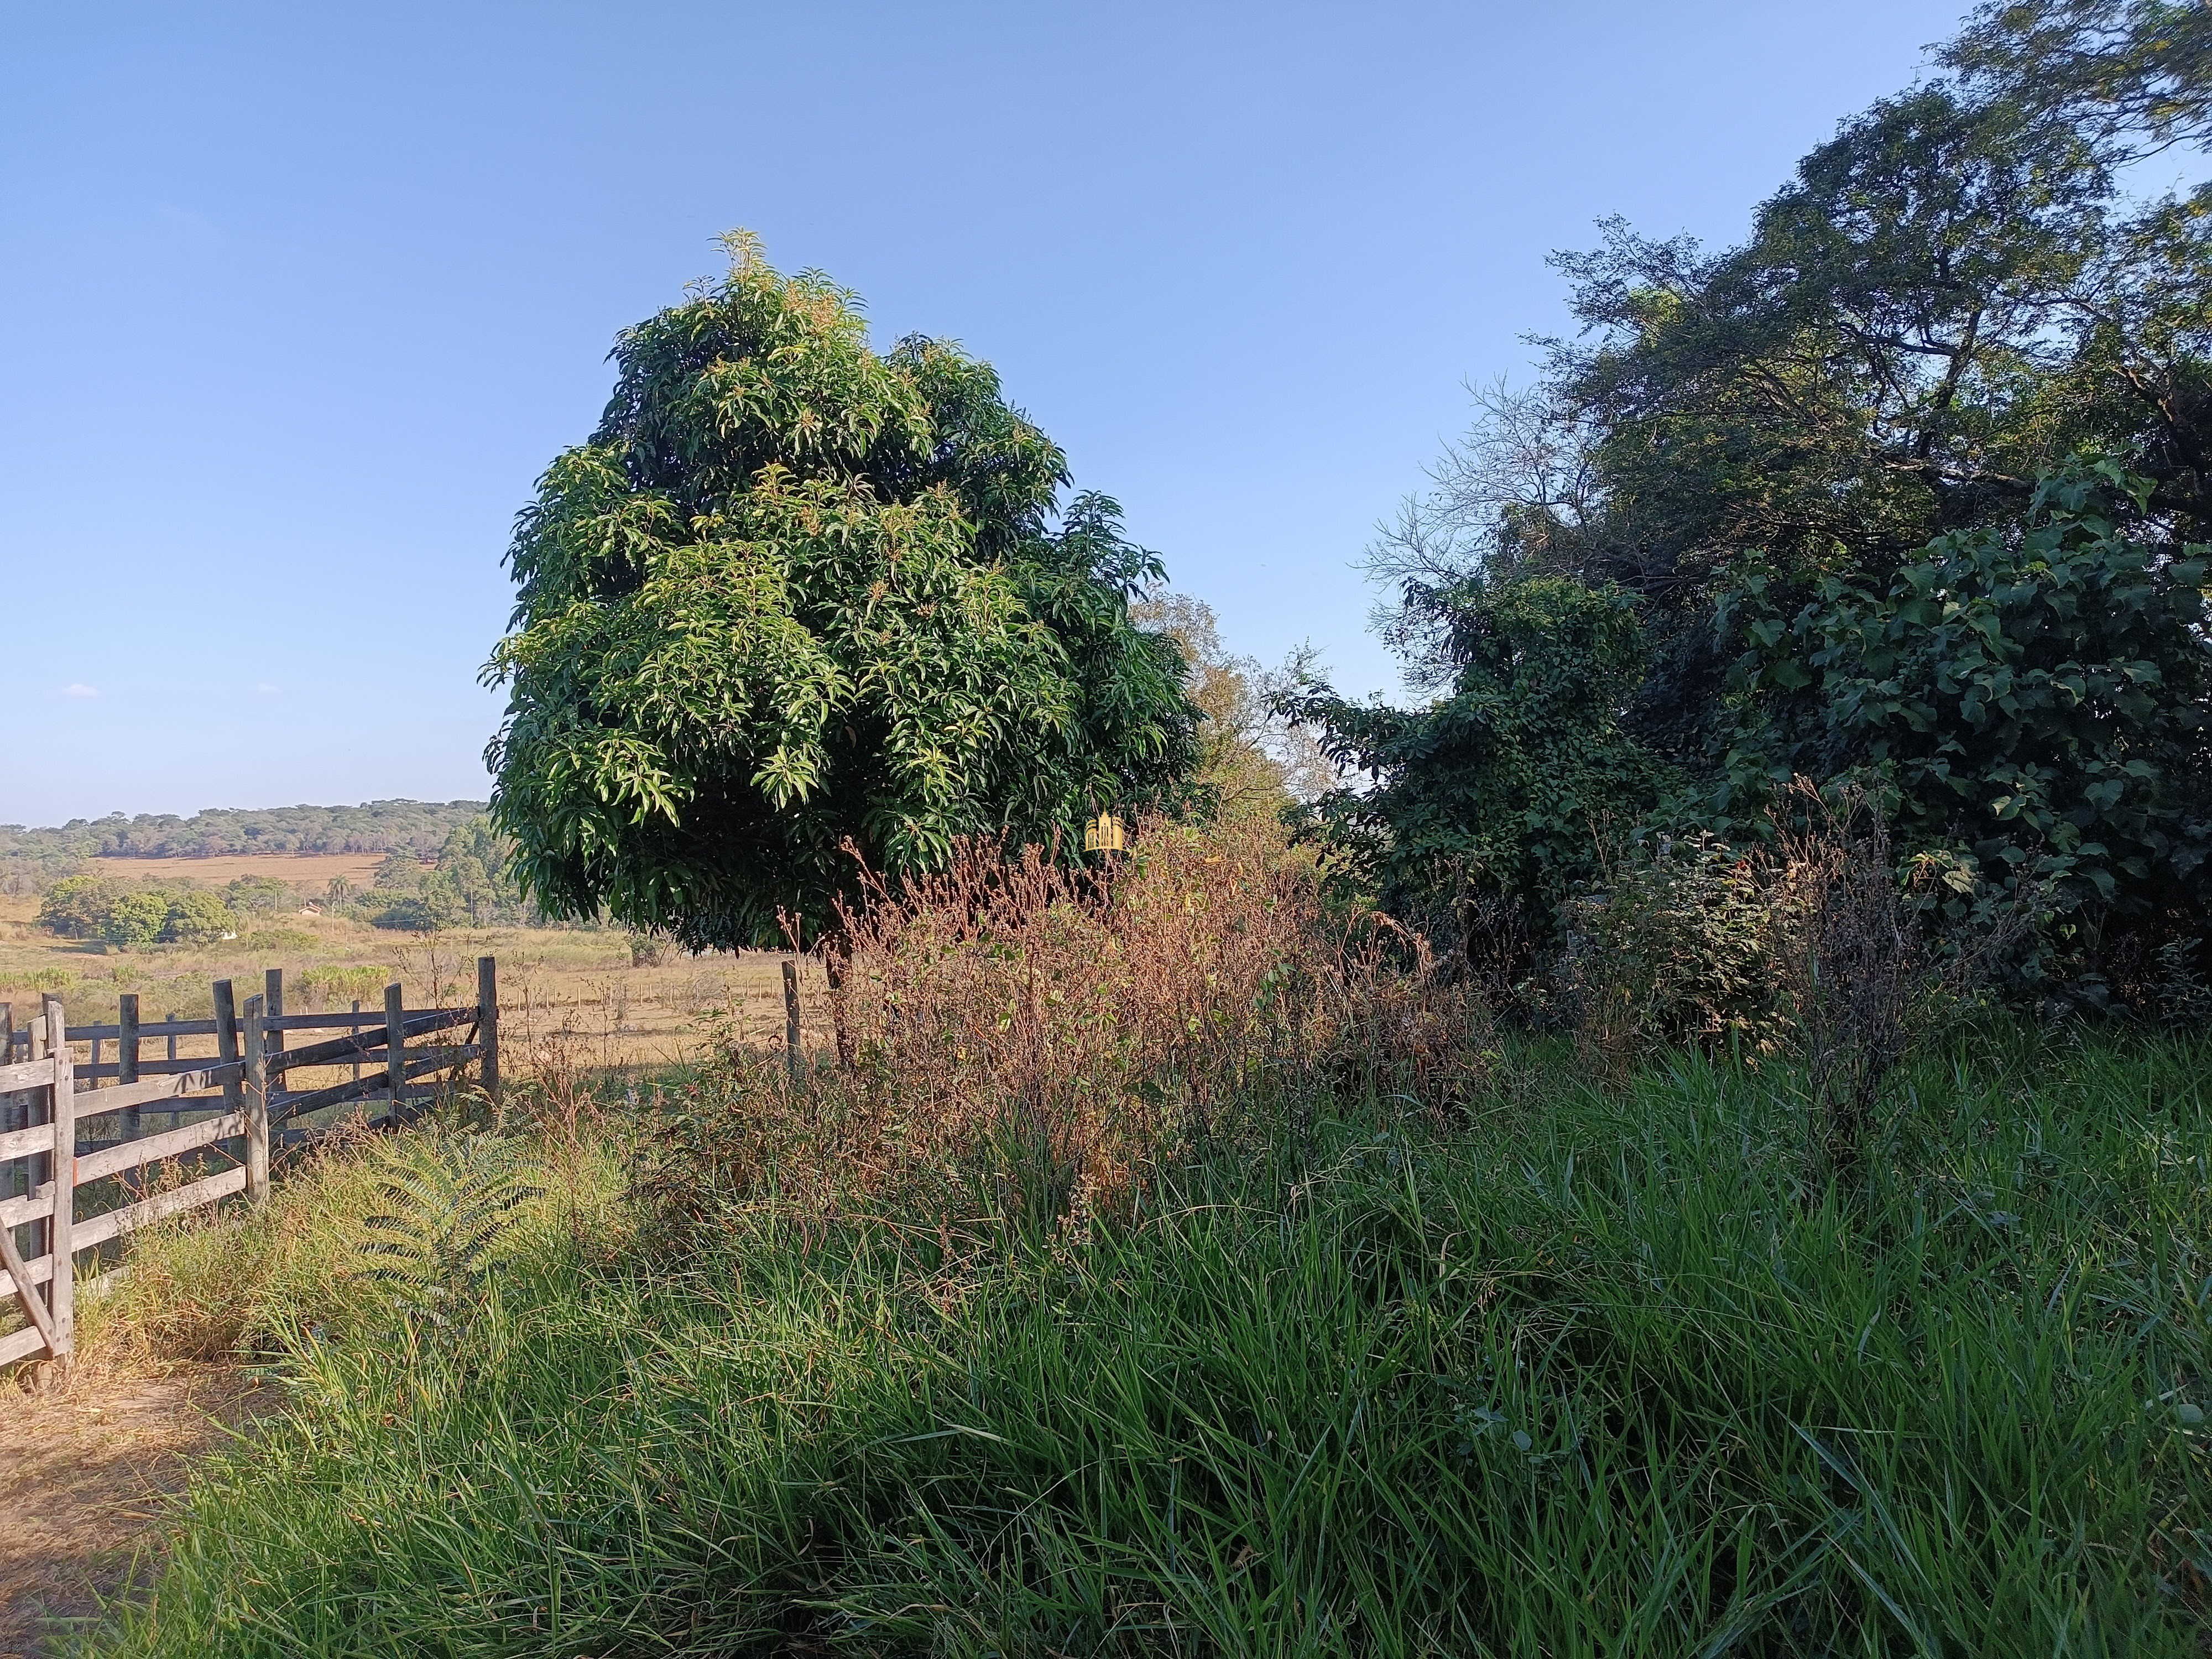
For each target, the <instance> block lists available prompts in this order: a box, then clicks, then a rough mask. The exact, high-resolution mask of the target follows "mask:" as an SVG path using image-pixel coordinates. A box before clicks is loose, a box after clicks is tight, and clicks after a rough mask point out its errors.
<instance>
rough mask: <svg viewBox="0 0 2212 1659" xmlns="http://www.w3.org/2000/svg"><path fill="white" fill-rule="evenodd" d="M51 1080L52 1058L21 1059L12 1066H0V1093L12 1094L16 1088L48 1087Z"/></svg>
mask: <svg viewBox="0 0 2212 1659" xmlns="http://www.w3.org/2000/svg"><path fill="white" fill-rule="evenodd" d="M53 1081H54V1062H53V1061H52V1060H18V1061H16V1062H15V1064H14V1065H13V1066H0V1094H13V1093H14V1092H15V1091H16V1090H18V1089H50V1088H52V1086H53Z"/></svg>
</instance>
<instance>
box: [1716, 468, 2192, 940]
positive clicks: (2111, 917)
mask: <svg viewBox="0 0 2212 1659" xmlns="http://www.w3.org/2000/svg"><path fill="white" fill-rule="evenodd" d="M2148 489H2149V486H2148V484H2147V483H2142V481H2140V480H2135V479H2130V478H2129V477H2127V476H2126V475H2125V474H2124V473H2123V472H2121V471H2120V470H2119V469H2118V467H2117V466H2116V465H2112V464H2111V463H2109V462H2098V463H2095V464H2093V465H2089V464H2085V465H2079V466H2076V467H2075V468H2072V469H2069V471H2065V472H2063V473H2061V474H2060V475H2058V476H2057V477H2052V478H2050V479H2046V480H2045V482H2044V483H2043V484H2042V485H2041V486H2040V488H2039V489H2038V490H2037V492H2036V495H2035V499H2034V502H2033V506H2032V507H2031V508H2030V510H2029V512H2028V514H2027V520H2026V522H2025V524H2024V525H2022V526H2021V527H2020V528H2019V530H2018V532H2016V533H2007V532H2003V531H2001V530H1998V529H1996V528H1989V529H1981V530H1973V531H1962V532H1956V533H1954V534H1952V535H1949V536H1945V537H1942V538H1939V539H1938V540H1936V542H1934V543H1931V544H1929V547H1928V548H1927V550H1926V551H1925V552H1924V553H1923V556H1921V557H1920V558H1919V559H1917V560H1916V561H1914V562H1910V563H1908V564H1906V565H1905V566H1904V568H1901V569H1899V571H1898V572H1897V574H1895V575H1894V576H1893V577H1892V578H1891V579H1890V580H1888V581H1887V583H1875V582H1869V581H1868V580H1863V579H1861V578H1857V577H1851V576H1832V577H1829V578H1826V579H1825V580H1823V581H1822V582H1821V583H1820V587H1819V590H1818V592H1816V593H1815V594H1814V596H1813V597H1812V598H1811V599H1808V600H1806V601H1805V602H1804V603H1803V604H1802V605H1800V606H1798V607H1797V608H1796V611H1794V612H1790V613H1785V611H1784V610H1783V609H1782V608H1781V606H1780V605H1779V604H1778V599H1779V595H1778V592H1777V590H1775V589H1774V588H1772V587H1771V586H1769V584H1768V583H1767V582H1766V581H1765V579H1763V578H1761V577H1758V576H1752V577H1748V578H1747V579H1746V580H1744V581H1743V582H1742V583H1741V586H1738V587H1736V588H1735V589H1734V590H1732V591H1731V592H1730V593H1729V596H1728V599H1727V602H1726V604H1725V605H1724V606H1723V622H1724V623H1725V624H1726V625H1727V626H1728V627H1729V628H1731V629H1734V630H1735V632H1736V634H1737V635H1738V636H1739V637H1740V638H1741V641H1742V642H1743V647H1744V648H1743V651H1742V653H1741V657H1740V658H1739V659H1738V661H1737V665H1736V669H1735V677H1734V679H1733V682H1732V688H1733V689H1732V693H1731V696H1732V706H1733V708H1734V709H1735V714H1736V722H1735V724H1736V731H1737V736H1736V738H1735V744H1734V746H1733V747H1732V748H1731V749H1730V750H1729V755H1728V759H1727V769H1726V780H1725V782H1724V784H1723V787H1722V790H1721V792H1720V794H1719V797H1718V799H1719V803H1720V805H1721V808H1722V813H1723V827H1729V826H1730V824H1731V823H1733V824H1741V823H1743V822H1744V820H1745V817H1756V816H1757V815H1759V813H1761V812H1763V811H1764V810H1765V805H1766V803H1767V802H1768V801H1769V800H1770V799H1771V798H1772V790H1773V787H1774V784H1775V783H1776V782H1777V781H1787V780H1788V779H1789V778H1790V776H1791V775H1793V774H1797V773H1810V774H1811V775H1814V776H1816V777H1819V778H1820V779H1822V780H1824V781H1826V780H1829V779H1835V778H1838V777H1841V776H1844V775H1863V776H1865V777H1867V778H1869V779H1871V780H1876V781H1879V783H1880V784H1881V787H1883V788H1884V789H1886V790H1887V793H1888V795H1889V799H1890V800H1891V802H1892V803H1893V813H1894V817H1895V834H1896V837H1897V840H1898V842H1899V848H1900V851H1901V852H1903V853H1904V854H1906V855H1908V856H1911V855H1921V856H1926V855H1935V856H1938V857H1942V858H1944V859H1947V860H1949V864H1948V867H1949V868H1951V869H1954V870H1955V871H1957V872H1960V874H1961V877H1962V879H1961V880H1960V881H1959V882H1957V883H1955V884H1954V887H1953V890H1952V891H1950V892H1948V894H1946V895H1944V896H1943V899H1942V909H1943V910H1944V911H1945V913H1946V914H1947V915H1948V918H1949V919H1950V920H1952V921H1954V922H1957V921H1965V920H1966V918H1967V915H1968V913H1969V911H1970V909H1972V907H1974V906H1975V905H1976V904H1977V903H1980V904H1982V905H1984V906H1990V905H1995V906H1999V907H2003V906H2018V905H2020V904H2021V903H2023V902H2031V903H2033V906H2034V907H2035V908H2045V907H2048V910H2049V915H2048V916H2047V917H2046V920H2045V928H2044V931H2043V933H2042V936H2041V944H2042V946H2043V948H2044V950H2045V952H2046V953H2047V959H2046V960H2045V961H2042V962H2039V963H2032V964H2030V971H2031V972H2032V973H2033V975H2035V976H2036V977H2038V978H2050V977H2057V976H2062V975H2064V974H2065V973H2069V972H2071V973H2075V974H2081V973H2085V972H2093V971H2094V969H2096V967H2097V966H2098V963H2097V959H2096V951H2097V949H2098V947H2099V946H2100V945H2101V946H2102V947H2103V948H2105V949H2107V950H2109V948H2110V945H2111V944H2112V941H2113V940H2114V939H2117V938H2118V937H2119V936H2121V935H2123V934H2124V933H2129V932H2131V931H2137V930H2146V929H2147V930H2149V931H2151V932H2152V933H2154V934H2157V935H2159V936H2160V940H2162V938H2163V937H2164V936H2166V934H2167V933H2168V931H2169V930H2170V929H2172V927H2174V926H2175V925H2176V921H2177V919H2179V926H2180V928H2181V931H2182V932H2183V933H2185V934H2188V933H2197V932H2200V931H2201V930H2202V928H2203V923H2204V921H2206V919H2207V897H2208V877H2212V869H2208V867H2207V863H2206V860H2207V858H2208V855H2212V750H2208V744H2207V736H2208V732H2212V637H2208V635H2207V632H2206V621H2207V609H2206V605H2205V602H2204V595H2203V584H2204V580H2205V574H2206V568H2207V560H2206V555H2207V554H2208V553H2212V550H2208V549H2204V548H2197V547H2191V548H2187V549H2184V550H2182V552H2183V553H2184V554H2185V556H2184V557H2178V558H2177V557H2169V556H2166V553H2164V552H2162V551H2161V550H2160V549H2159V548H2158V547H2157V546H2155V545H2154V544H2151V543H2148V542H2146V541H2142V540H2139V539H2136V538H2134V537H2132V536H2130V534H2129V533H2128V532H2127V530H2126V529H2125V528H2124V514H2125V513H2128V512H2131V511H2139V510H2140V507H2141V505H2142V501H2143V500H2144V499H2145V497H2146V496H2147V495H2148ZM1732 815H1741V816H1732ZM2160 940H2154V943H2155V942H2160Z"/></svg>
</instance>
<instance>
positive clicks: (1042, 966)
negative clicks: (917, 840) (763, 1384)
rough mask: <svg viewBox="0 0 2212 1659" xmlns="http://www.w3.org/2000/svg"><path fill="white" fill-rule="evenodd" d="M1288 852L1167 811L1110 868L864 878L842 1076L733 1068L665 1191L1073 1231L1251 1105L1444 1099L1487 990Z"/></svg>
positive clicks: (1266, 835) (845, 989) (1237, 1124)
mask: <svg viewBox="0 0 2212 1659" xmlns="http://www.w3.org/2000/svg"><path fill="white" fill-rule="evenodd" d="M1281 840H1282V838H1281V836H1280V833H1279V831H1276V830H1274V829H1273V828H1272V827H1267V826H1261V825H1255V824H1249V823H1247V824H1231V825H1223V826H1219V827H1218V828H1217V829H1214V830H1212V831H1211V832H1206V833H1201V832H1200V831H1198V830H1195V829H1189V828H1187V827H1177V826H1174V825H1171V824H1168V823H1162V822H1159V821H1156V820H1154V821H1147V822H1146V823H1143V824H1142V825H1141V826H1140V829H1139V835H1138V837H1137V843H1136V850H1135V851H1134V852H1133V854H1131V855H1130V856H1129V857H1128V858H1127V861H1126V864H1125V865H1124V866H1122V867H1120V868H1116V869H1113V870H1110V871H1093V870H1084V869H1075V868H1071V867H1069V866H1067V865H1066V864H1064V863H1060V862H1058V861H1055V860H1054V859H1053V858H1052V857H1051V856H1049V855H1048V852H1047V850H1046V849H1043V848H1038V847H1036V846H1033V845H1032V846H1029V847H1025V848H1021V849H1020V850H1018V851H1010V850H1008V849H1007V848H1004V847H1002V846H1000V845H999V844H998V843H995V842H963V843H961V844H960V846H959V848H957V852H956V854H955V856H954V858H953V860H952V862H951V866H949V867H948V868H947V869H946V870H945V871H944V872H940V873H939V874H935V875H929V876H918V877H910V878H906V879H905V880H903V881H902V882H901V883H900V884H898V885H897V887H896V888H895V889H894V888H892V887H890V885H888V884H885V883H884V882H882V881H881V880H880V879H878V878H869V883H868V884H869V890H871V891H872V895H873V901H874V902H872V904H871V905H870V907H869V908H868V909H867V910H866V912H865V913H862V914H859V915H853V914H850V913H848V915H847V917H846V919H845V922H846V927H847V929H848V939H849V945H848V949H847V951H845V952H844V953H843V955H842V957H840V958H839V959H837V960H836V961H833V963H831V980H832V985H833V990H832V993H831V1000H832V1003H833V1006H834V1010H835V1014H836V1025H837V1029H838V1032H839V1036H840V1047H841V1048H842V1050H843V1052H844V1054H845V1055H846V1056H847V1061H846V1064H845V1065H844V1066H843V1067H842V1069H841V1070H839V1071H838V1072H836V1073H832V1074H829V1075H827V1076H819V1077H815V1078H813V1079H811V1081H810V1085H809V1088H808V1090H807V1091H805V1092H804V1093H803V1094H801V1095H800V1096H798V1097H793V1095H791V1094H789V1093H788V1092H787V1091H783V1090H781V1088H779V1087H778V1086H777V1085H776V1083H775V1069H774V1068H775V1060H773V1059H768V1060H764V1059H763V1057H762V1056H760V1055H758V1054H752V1055H738V1056H736V1057H734V1066H735V1075H734V1076H733V1077H732V1078H727V1079H720V1080H719V1081H718V1083H717V1084H716V1086H714V1087H711V1088H708V1089H705V1090H703V1091H702V1092H701V1093H700V1094H698V1095H697V1096H696V1097H695V1098H696V1100H697V1101H698V1102H699V1103H700V1107H701V1109H700V1110H699V1111H698V1112H697V1113H696V1114H695V1115H694V1116H693V1117H692V1119H691V1120H690V1122H691V1133H690V1135H689V1136H687V1137H686V1138H685V1139H684V1144H683V1145H682V1146H681V1148H680V1150H679V1151H678V1154H677V1155H676V1157H675V1158H673V1159H672V1160H671V1163H670V1164H669V1165H668V1166H667V1168H666V1170H665V1173H664V1176H663V1178H662V1181H661V1182H660V1183H659V1189H660V1191H661V1192H662V1194H663V1196H664V1197H672V1198H674V1199H675V1200H678V1201H679V1202H680V1204H682V1205H683V1206H687V1207H688V1206H696V1205H697V1204H699V1203H700V1202H701V1200H702V1197H704V1196H705V1195H706V1194H707V1193H708V1192H710V1191H711V1190H712V1189H714V1188H716V1187H718V1186H719V1187H720V1188H724V1189H725V1190H729V1191H737V1192H746V1193H760V1192H768V1191H781V1192H782V1193H783V1194H786V1195H787V1196H790V1197H793V1198H794V1199H797V1200H799V1201H801V1202H803V1203H804V1204H805V1206H809V1207H810V1208H811V1210H812V1211H813V1212H815V1213H817V1214H818V1213H821V1212H822V1211H823V1208H825V1207H836V1206H840V1205H843V1204H847V1203H849V1202H852V1201H863V1202H868V1203H874V1202H877V1201H879V1200H891V1199H894V1198H898V1197H901V1196H903V1199H904V1200H906V1201H910V1202H919V1203H921V1204H922V1205H923V1206H925V1207H928V1206H932V1205H935V1206H938V1207H939V1208H940V1209H944V1208H945V1207H947V1206H951V1208H953V1209H956V1210H957V1213H960V1214H963V1215H972V1214H974V1213H975V1209H974V1207H973V1206H974V1205H975V1203H976V1202H978V1201H981V1203H982V1204H983V1205H985V1206H987V1208H990V1209H993V1210H998V1211H1018V1212H1025V1213H1029V1214H1030V1215H1032V1216H1034V1215H1038V1214H1043V1215H1046V1216H1056V1215H1067V1214H1073V1215H1075V1216H1077V1217H1081V1216H1082V1215H1084V1214H1085V1213H1087V1212H1091V1211H1093V1210H1096V1209H1099V1208H1112V1207H1120V1206H1126V1205H1127V1204H1128V1203H1131V1202H1133V1201H1134V1200H1136V1198H1137V1196H1138V1194H1140V1193H1141V1192H1142V1191H1143V1190H1144V1189H1145V1188H1146V1186H1147V1184H1148V1182H1150V1180H1151V1179H1152V1174H1153V1172H1154V1171H1155V1170H1156V1169H1157V1168H1158V1165H1159V1164H1160V1161H1161V1160H1162V1159H1164V1158H1172V1157H1173V1156H1175V1155H1176V1150H1177V1149H1178V1148H1179V1147H1181V1146H1185V1145H1187V1144H1188V1143H1190V1142H1192V1141H1194V1140H1203V1139H1218V1138H1219V1137H1221V1136H1224V1135H1228V1136H1235V1135H1237V1134H1238V1133H1242V1132H1243V1130H1244V1129H1245V1128H1246V1127H1247V1126H1248V1123H1249V1121H1252V1115H1253V1114H1254V1112H1255V1110H1258V1111H1259V1112H1260V1113H1261V1115H1270V1114H1273V1113H1274V1112H1276V1111H1279V1110H1282V1109H1286V1103H1295V1102H1296V1101H1297V1100H1299V1099H1304V1100H1306V1101H1308V1102H1310V1101H1311V1100H1313V1099H1315V1098H1317V1097H1319V1095H1320V1094H1322V1093H1323V1092H1325V1091H1328V1090H1330V1089H1339V1090H1345V1091H1350V1092H1352V1093H1354V1094H1366V1093H1370V1092H1371V1093H1390V1094H1397V1095H1401V1096H1404V1097H1408V1098H1409V1099H1411V1100H1412V1101H1413V1102H1415V1103H1419V1105H1422V1106H1425V1107H1427V1108H1429V1109H1435V1110H1441V1109H1446V1108H1448V1107H1449V1105H1450V1104H1451V1103H1453V1102H1454V1101H1455V1100H1456V1099H1458V1098H1459V1097H1461V1096H1462V1094H1463V1093H1464V1091H1466V1089H1467V1088H1468V1086H1469V1085H1471V1084H1472V1082H1474V1080H1475V1079H1477V1078H1478V1077H1479V1076H1480V1072H1481V1070H1482V1067H1483V1065H1484V1061H1485V1059H1486V1049H1485V1046H1484V1044H1485V1038H1486V1034H1487V1029H1488V1028H1487V1024H1486V1020H1485V1018H1483V1016H1482V1014H1481V1012H1480V1009H1479V1006H1477V1004H1476V1002H1475V1000H1474V995H1473V994H1472V991H1471V990H1470V989H1469V988H1468V987H1464V986H1463V985H1454V984H1450V983H1448V982H1447V981H1446V979H1445V977H1444V976H1443V975H1441V974H1439V973H1438V972H1437V969H1436V967H1435V964H1434V963H1432V962H1431V961H1430V960H1429V958H1428V957H1427V954H1426V951H1425V949H1424V947H1422V946H1421V945H1420V944H1419V941H1418V940H1417V939H1410V938H1408V937H1407V936H1406V935H1404V934H1403V933H1401V932H1399V931H1397V930H1395V928H1393V927H1389V925H1387V924H1382V925H1378V924H1377V923H1376V920H1375V919H1374V918H1373V917H1371V916H1368V915H1359V916H1355V917H1352V918H1351V919H1349V920H1346V919H1344V918H1341V917H1333V916H1332V915H1330V914H1329V912H1328V911H1327V910H1326V909H1325V908H1323V906H1322V903H1321V902H1320V898H1319V894H1318V891H1317V889H1316V883H1315V880H1314V878H1313V877H1312V875H1311V873H1310V871H1309V870H1307V869H1305V868H1303V867H1300V866H1297V865H1295V864H1293V863H1291V862H1290V861H1288V860H1285V858H1284V857H1283V856H1282V852H1283V848H1282V844H1281Z"/></svg>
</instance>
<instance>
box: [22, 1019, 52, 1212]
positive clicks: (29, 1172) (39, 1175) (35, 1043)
mask: <svg viewBox="0 0 2212 1659" xmlns="http://www.w3.org/2000/svg"><path fill="white" fill-rule="evenodd" d="M52 1012H53V998H52V997H51V996H49V997H47V998H46V999H45V1000H43V1001H42V1002H40V1005H39V1012H37V1013H35V1014H33V1015H32V1016H31V1024H30V1029H29V1030H27V1031H25V1032H24V1033H23V1036H24V1041H25V1043H26V1045H27V1048H29V1050H30V1054H29V1058H31V1059H33V1060H46V1059H48V1058H49V1057H50V1056H49V1055H48V1054H47V1051H46V1033H47V1031H49V1030H52V1024H53V1022H52V1019H51V1018H48V1016H50V1015H51V1014H52ZM38 1116H39V1107H38V1105H37V1103H36V1102H35V1101H34V1100H27V1101H25V1102H24V1103H23V1127H26V1128H29V1127H33V1119H36V1118H37V1117H38ZM45 1121H47V1122H52V1121H53V1117H52V1113H49V1114H48V1115H47V1116H46V1120H45ZM53 1178H54V1155H53V1154H52V1152H33V1154H32V1155H31V1156H30V1158H27V1160H25V1163H24V1170H23V1186H24V1190H25V1191H27V1192H30V1193H33V1194H35V1193H37V1191H38V1190H39V1188H41V1187H43V1186H45V1185H46V1183H47V1182H49V1181H52V1179H53ZM30 1225H31V1254H32V1255H33V1256H41V1255H45V1254H46V1241H47V1240H48V1239H49V1238H51V1237H53V1223H52V1220H50V1219H46V1218H41V1219H40V1220H37V1221H33V1223H31V1224H30Z"/></svg>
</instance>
